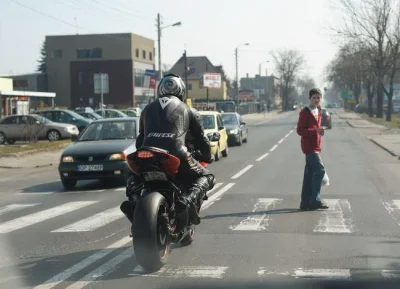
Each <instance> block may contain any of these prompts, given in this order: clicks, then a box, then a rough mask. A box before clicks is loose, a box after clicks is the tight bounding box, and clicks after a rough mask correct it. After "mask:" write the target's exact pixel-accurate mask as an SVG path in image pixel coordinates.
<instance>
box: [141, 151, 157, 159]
mask: <svg viewBox="0 0 400 289" xmlns="http://www.w3.org/2000/svg"><path fill="white" fill-rule="evenodd" d="M137 157H138V158H140V159H149V158H152V157H154V154H153V153H152V152H149V151H140V152H138V153H137Z"/></svg>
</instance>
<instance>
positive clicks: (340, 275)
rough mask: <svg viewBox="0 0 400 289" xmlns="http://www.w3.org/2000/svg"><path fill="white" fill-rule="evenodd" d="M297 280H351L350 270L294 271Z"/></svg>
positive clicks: (300, 269)
mask: <svg viewBox="0 0 400 289" xmlns="http://www.w3.org/2000/svg"><path fill="white" fill-rule="evenodd" d="M292 276H293V277H294V278H296V279H324V280H332V279H339V280H350V279H351V274H350V269H302V268H299V269H297V270H295V271H294V274H293V275H292Z"/></svg>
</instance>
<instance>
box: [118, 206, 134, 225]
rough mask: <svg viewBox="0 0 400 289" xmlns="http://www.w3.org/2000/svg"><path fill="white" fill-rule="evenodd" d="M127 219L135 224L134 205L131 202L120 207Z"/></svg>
mask: <svg viewBox="0 0 400 289" xmlns="http://www.w3.org/2000/svg"><path fill="white" fill-rule="evenodd" d="M119 208H120V210H121V211H122V213H123V214H124V215H125V217H127V218H128V220H129V221H130V222H131V223H132V222H133V212H134V208H135V207H134V205H133V204H132V203H131V202H130V201H124V202H122V204H121V206H120V207H119Z"/></svg>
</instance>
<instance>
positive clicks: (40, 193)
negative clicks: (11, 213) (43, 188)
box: [15, 192, 55, 196]
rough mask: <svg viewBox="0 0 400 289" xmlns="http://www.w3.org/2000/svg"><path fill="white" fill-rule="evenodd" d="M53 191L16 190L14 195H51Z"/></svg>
mask: <svg viewBox="0 0 400 289" xmlns="http://www.w3.org/2000/svg"><path fill="white" fill-rule="evenodd" d="M54 193H55V192H32V193H30V192H18V193H16V194H15V195H24V196H36V195H51V194H54Z"/></svg>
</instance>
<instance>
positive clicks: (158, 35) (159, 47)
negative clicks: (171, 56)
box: [157, 13, 163, 80]
mask: <svg viewBox="0 0 400 289" xmlns="http://www.w3.org/2000/svg"><path fill="white" fill-rule="evenodd" d="M157 37H158V79H159V80H160V79H161V78H162V77H163V73H162V67H161V16H160V13H158V14H157Z"/></svg>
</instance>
